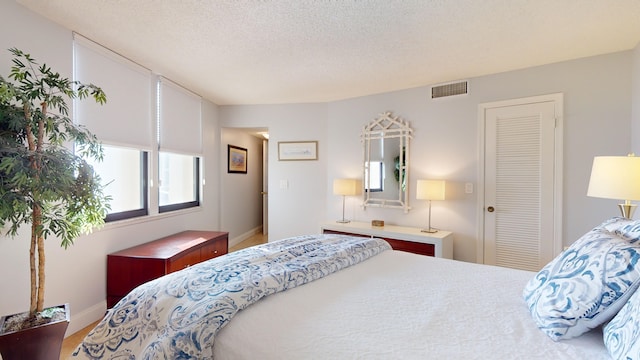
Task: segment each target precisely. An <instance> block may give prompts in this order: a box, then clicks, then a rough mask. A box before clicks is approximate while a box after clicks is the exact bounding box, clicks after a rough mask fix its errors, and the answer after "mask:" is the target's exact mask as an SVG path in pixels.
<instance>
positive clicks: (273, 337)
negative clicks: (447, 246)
mask: <svg viewBox="0 0 640 360" xmlns="http://www.w3.org/2000/svg"><path fill="white" fill-rule="evenodd" d="M624 229H626V230H624ZM625 231H626V232H625ZM638 237H640V224H636V222H633V221H631V220H626V219H621V218H614V219H611V220H608V221H606V222H604V223H603V224H601V225H599V226H598V227H596V228H594V229H593V230H592V231H590V232H589V233H588V234H585V236H584V237H583V238H581V239H579V240H578V241H576V242H575V243H574V245H572V247H571V248H570V249H568V250H566V251H565V252H563V254H561V255H560V256H559V257H558V258H556V259H555V260H554V262H552V263H550V264H549V265H548V266H546V267H545V269H546V270H545V269H543V270H541V271H540V272H539V273H534V272H528V271H521V270H514V269H507V268H500V267H494V266H487V265H480V264H472V263H465V262H460V261H455V260H447V259H441V258H433V257H426V256H422V255H416V254H410V253H406V252H401V251H394V250H391V248H390V247H389V245H388V244H387V243H386V242H385V241H383V240H380V239H367V238H361V237H350V236H345V235H333V234H330V235H329V234H324V235H308V236H301V237H295V238H291V239H286V240H281V241H277V242H272V243H269V244H265V245H261V246H258V247H253V248H249V249H245V250H241V251H238V252H234V253H230V254H228V255H225V256H223V257H220V258H216V259H212V260H209V261H207V262H205V263H202V264H199V265H196V266H193V267H192V268H189V269H186V270H183V271H180V272H178V273H174V274H170V275H167V276H165V277H163V278H160V279H157V280H154V281H152V282H150V283H147V284H144V285H141V286H140V287H139V288H137V289H135V290H133V291H132V292H131V293H130V294H129V295H128V296H127V297H125V298H124V299H122V301H120V302H119V303H118V304H117V305H116V306H114V308H113V309H111V310H109V312H108V313H107V315H106V316H105V318H104V319H103V320H102V321H101V322H100V324H98V326H96V328H95V329H93V330H92V331H91V332H90V333H89V334H88V335H87V337H86V338H85V340H84V341H83V343H82V344H80V346H79V347H78V348H77V349H76V351H75V352H74V354H73V357H72V358H83V359H85V358H86V359H152V358H185V359H187V358H194V359H216V360H224V359H234V360H238V359H425V358H434V359H435V358H446V359H463V358H464V359H611V358H626V356H629V354H633V351H637V349H636V350H634V348H635V343H636V341H635V338H634V336H636V337H637V333H636V334H635V335H634V334H633V331H636V330H637V327H635V328H634V327H633V326H632V327H631V330H628V328H629V325H628V323H629V322H631V323H634V321H633V319H634V317H635V313H637V312H638V311H639V310H640V305H638V303H640V295H639V296H638V298H639V299H637V300H636V299H634V298H635V296H632V295H633V293H634V292H635V289H636V288H637V285H638V283H639V281H640V280H637V279H635V277H637V278H640V272H639V271H638V270H635V262H636V261H637V259H638V258H640V256H637V255H638V253H640V251H638V252H637V253H636V252H635V246H636V244H635V242H636V241H635V240H637V238H638ZM634 239H635V240H634ZM618 242H619V244H620V245H619V246H618V245H615V244H617V243H618ZM594 243H595V244H600V245H598V246H596V245H593V244H594ZM611 243H614V245H610V244H611ZM618 247H621V248H622V249H624V251H621V253H623V255H622V257H620V256H617V255H614V256H612V254H613V253H616V251H617V250H616V251H613V250H612V248H615V249H617V248H618ZM596 248H597V249H600V250H601V252H603V254H604V255H602V256H603V258H604V259H609V260H608V261H606V263H607V266H608V267H609V268H612V269H613V271H614V272H615V273H616V274H617V275H616V277H617V278H620V274H622V273H624V274H627V275H629V274H630V275H629V276H634V279H633V280H629V279H628V278H625V277H624V276H626V275H623V276H622V280H621V283H616V282H612V280H611V279H609V280H607V281H602V283H603V284H604V285H603V286H608V287H607V288H606V289H605V290H602V289H599V288H598V286H600V285H598V286H596V285H590V286H589V287H588V288H587V290H588V291H587V293H594V292H595V293H600V294H608V295H607V296H601V295H598V296H596V298H595V300H594V301H591V300H585V294H581V295H580V296H579V297H580V298H581V300H579V301H578V300H575V299H571V303H572V306H575V305H574V302H580V301H582V302H584V306H586V308H587V310H585V309H584V308H581V307H580V306H577V307H576V310H575V311H577V312H578V313H579V314H581V315H580V316H574V315H572V314H573V313H572V312H571V311H574V310H572V309H567V308H566V304H564V305H563V304H560V307H561V308H562V315H561V316H560V317H557V315H558V312H559V310H558V308H555V309H552V310H551V314H552V315H553V317H549V316H548V314H547V317H544V316H543V318H544V319H543V320H541V319H540V316H541V315H540V309H538V308H541V307H548V306H549V303H551V302H550V301H548V300H549V289H556V290H557V289H565V290H566V289H569V288H572V289H574V290H575V289H576V288H580V286H576V285H575V280H571V279H569V278H570V277H568V276H565V275H566V274H567V271H568V273H572V274H574V275H575V273H576V271H575V269H576V268H575V267H574V268H571V267H569V266H567V264H568V263H570V262H571V263H572V264H575V259H580V260H579V263H580V266H581V269H583V270H584V269H587V271H586V272H583V274H585V273H589V274H594V270H593V268H592V262H589V261H585V257H584V255H585V253H584V250H583V249H588V251H590V252H591V253H590V254H591V255H590V256H593V257H594V258H595V255H593V253H594V251H595V250H594V249H596ZM630 248H633V249H634V250H633V251H630V250H629V249H630ZM603 249H604V250H603ZM595 252H597V251H595ZM616 254H617V253H616ZM612 258H613V259H614V260H613V261H612V260H611V259H612ZM595 262H596V263H598V264H601V263H603V261H601V259H600V260H597V261H595ZM238 264H240V265H238ZM585 264H586V265H585ZM616 264H617V265H616ZM613 265H615V266H613ZM630 265H633V266H630ZM585 266H586V267H585ZM620 267H622V268H623V269H626V270H625V271H621V270H620ZM603 274H604V275H605V276H601V277H602V278H605V277H609V276H608V275H606V273H603ZM601 275H602V274H601ZM587 277H588V278H590V279H596V280H597V279H598V278H600V277H599V276H590V275H589V276H587ZM578 278H579V282H580V283H581V284H583V283H584V279H583V278H584V276H578ZM550 279H554V280H553V281H551V280H550ZM621 284H622V285H621ZM596 288H598V289H596ZM610 288H613V289H615V291H613V292H615V293H620V294H622V295H621V296H619V297H618V298H617V299H615V301H610V300H611V297H612V296H611V291H610ZM594 289H595V290H594ZM583 290H584V289H583ZM596 290H597V291H596ZM556 292H557V291H556ZM536 296H537V297H536ZM563 296H564V295H563ZM571 296H572V295H569V297H571ZM534 298H535V299H534ZM532 299H534V300H532ZM634 300H635V301H634ZM553 302H554V303H557V301H553ZM605 303H606V304H605ZM594 304H595V305H594ZM612 304H613V305H612ZM634 306H635V307H634ZM601 308H604V310H602V309H601ZM545 311H547V312H548V309H547V310H545ZM605 312H606V313H607V314H605V315H606V317H607V318H606V319H605V320H601V319H597V321H594V319H596V318H598V317H601V315H602V314H603V313H605ZM624 314H626V315H625V317H624V318H620V316H621V315H624ZM569 318H571V319H569ZM612 318H614V319H613V320H611V319H612ZM629 318H631V319H632V320H631V321H630V320H629ZM558 319H562V321H565V322H569V323H571V324H570V325H567V324H565V323H563V322H562V321H559V320H558ZM544 321H548V323H551V324H553V326H551V327H552V328H553V330H550V328H549V326H545V323H544ZM584 321H586V325H585V324H584ZM559 323H560V324H559ZM603 324H606V326H605V327H604V329H605V330H604V333H603V326H602V325H603ZM580 326H582V327H583V328H584V329H583V330H584V331H581V332H578V331H577V330H575V329H576V328H577V327H580ZM634 326H635V325H634ZM634 329H635V330H634ZM629 339H630V340H629ZM630 351H631V352H630ZM621 354H623V355H621ZM625 354H626V355H625ZM612 355H613V357H612ZM629 358H631V359H633V358H637V357H634V356H629Z"/></svg>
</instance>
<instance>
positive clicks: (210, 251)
mask: <svg viewBox="0 0 640 360" xmlns="http://www.w3.org/2000/svg"><path fill="white" fill-rule="evenodd" d="M227 246H228V242H227V241H215V242H213V243H212V244H206V245H205V246H203V247H202V248H201V249H200V261H205V260H209V259H213V258H215V257H218V256H220V255H224V254H226V253H227V251H228V249H227Z"/></svg>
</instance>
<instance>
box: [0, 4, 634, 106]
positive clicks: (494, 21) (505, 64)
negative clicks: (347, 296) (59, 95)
mask: <svg viewBox="0 0 640 360" xmlns="http://www.w3.org/2000/svg"><path fill="white" fill-rule="evenodd" d="M3 1H5V0H3ZM17 1H18V2H19V3H21V4H23V5H25V6H26V7H28V8H30V9H31V10H33V11H35V12H37V13H39V14H41V15H43V16H45V17H48V18H50V19H52V20H53V21H55V22H57V23H60V24H62V25H64V26H65V27H67V28H69V29H71V30H73V31H76V32H78V33H80V34H82V35H84V36H86V37H88V38H90V39H92V40H94V41H96V42H98V43H100V44H102V45H103V46H106V47H108V48H110V49H112V50H114V51H115V52H118V53H120V54H122V55H125V56H126V57H128V58H130V59H132V60H134V61H136V62H137V63H139V64H141V65H143V66H145V67H147V68H149V69H151V70H152V71H154V72H156V73H158V74H161V75H164V76H165V77H167V78H169V79H172V80H174V81H176V82H178V83H180V84H182V85H183V86H185V87H187V88H189V89H191V90H193V91H195V92H197V93H198V94H200V95H202V96H203V97H204V98H207V99H209V100H211V101H213V102H214V103H216V104H220V105H225V104H276V103H302V102H326V101H333V100H340V99H345V98H351V97H357V96H363V95H370V94H375V93H381V92H387V91H392V90H399V89H406V88H412V87H417V86H423V85H431V84H437V83H443V82H449V81H454V80H460V79H465V78H470V77H475V76H480V75H486V74H492V73H498V72H503V71H508V70H514V69H520V68H526V67H530V66H536V65H542V64H548V63H553V62H559V61H564V60H569V59H575V58H581V57H586V56H592V55H598V54H605V53H611V52H616V51H622V50H629V49H632V48H634V47H635V46H636V45H637V44H638V43H639V42H640V0H482V1H480V0H405V1H402V0H344V1H339V0H334V1H330V0H317V1H314V0H280V1H278V0H273V1H269V0H251V1H249V0H239V1H231V0H228V1H222V0H220V1H214V0H209V1H204V0H17Z"/></svg>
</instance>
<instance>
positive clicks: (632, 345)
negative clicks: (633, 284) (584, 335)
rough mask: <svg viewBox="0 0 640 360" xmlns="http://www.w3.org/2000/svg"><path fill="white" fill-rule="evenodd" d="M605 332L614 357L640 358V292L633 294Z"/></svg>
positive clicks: (606, 344) (608, 347)
mask: <svg viewBox="0 0 640 360" xmlns="http://www.w3.org/2000/svg"><path fill="white" fill-rule="evenodd" d="M603 333H604V345H605V346H606V347H607V350H609V354H611V357H612V358H614V359H640V292H638V291H636V292H635V293H634V294H633V296H632V297H631V298H630V299H629V301H628V302H627V303H626V304H625V305H624V306H623V307H622V309H621V310H620V312H619V313H618V315H616V316H615V317H614V318H613V320H611V322H609V324H607V326H605V327H604V332H603Z"/></svg>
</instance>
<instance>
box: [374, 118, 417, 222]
mask: <svg viewBox="0 0 640 360" xmlns="http://www.w3.org/2000/svg"><path fill="white" fill-rule="evenodd" d="M410 138H411V128H410V127H409V125H408V123H407V122H406V121H404V120H402V119H400V118H398V117H394V116H392V115H391V113H389V112H387V113H383V114H381V115H380V117H379V118H377V119H375V120H373V121H372V122H371V123H369V124H368V125H367V126H366V127H365V130H364V132H363V141H364V155H365V156H364V166H363V168H364V181H363V186H364V191H363V194H364V206H365V208H366V207H367V206H378V207H386V208H400V209H403V210H404V211H405V212H408V211H409V202H408V200H409V197H408V190H409V189H408V179H409V156H408V155H409V139H410Z"/></svg>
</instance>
